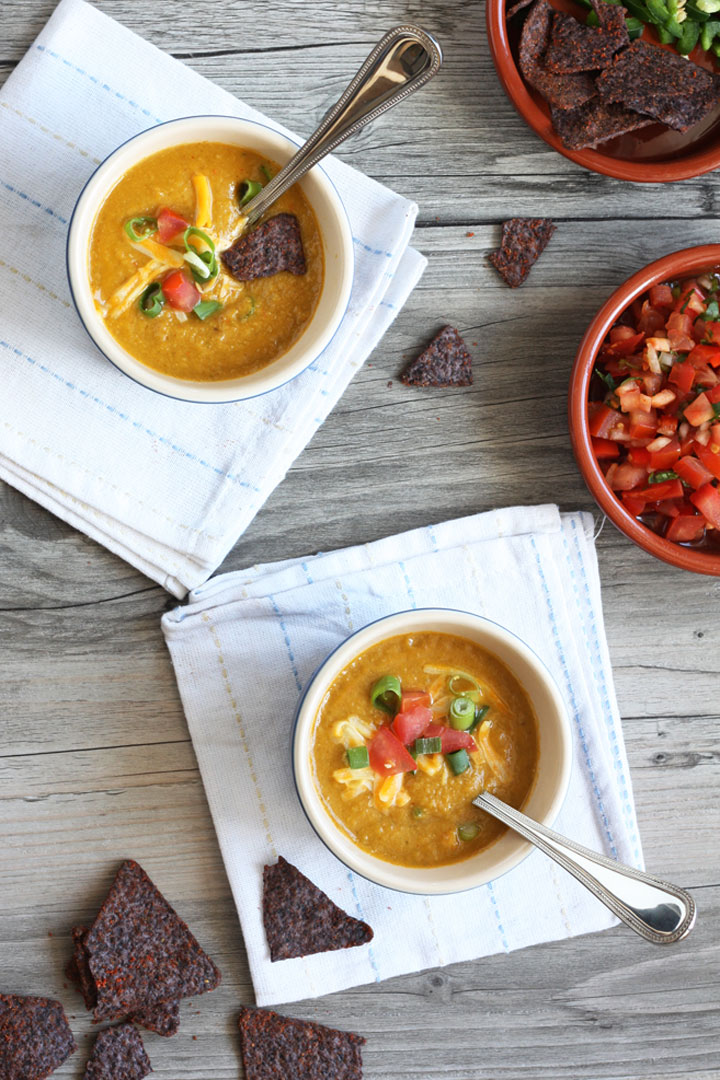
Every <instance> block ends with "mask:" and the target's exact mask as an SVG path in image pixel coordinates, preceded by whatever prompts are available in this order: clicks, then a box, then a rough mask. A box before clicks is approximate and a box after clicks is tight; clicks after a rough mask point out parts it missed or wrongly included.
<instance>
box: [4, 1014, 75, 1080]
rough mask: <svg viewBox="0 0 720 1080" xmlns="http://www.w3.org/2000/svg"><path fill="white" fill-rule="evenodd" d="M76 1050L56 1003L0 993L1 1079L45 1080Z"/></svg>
mask: <svg viewBox="0 0 720 1080" xmlns="http://www.w3.org/2000/svg"><path fill="white" fill-rule="evenodd" d="M75 1050H77V1046H76V1045H75V1040H74V1038H73V1034H72V1031H71V1030H70V1025H69V1024H68V1022H67V1017H66V1016H65V1010H64V1009H63V1007H62V1005H61V1004H60V1002H59V1001H52V1000H51V999H50V998H40V997H22V996H20V995H19V994H0V1077H2V1080H45V1077H46V1076H50V1074H51V1073H53V1072H55V1070H56V1069H58V1068H59V1067H60V1066H61V1065H62V1063H63V1062H64V1061H66V1060H67V1058H69V1057H70V1055H71V1054H72V1053H74V1051H75Z"/></svg>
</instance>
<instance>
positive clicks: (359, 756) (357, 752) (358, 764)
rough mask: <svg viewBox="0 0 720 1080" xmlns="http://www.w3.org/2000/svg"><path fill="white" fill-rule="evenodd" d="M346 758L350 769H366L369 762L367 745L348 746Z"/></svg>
mask: <svg viewBox="0 0 720 1080" xmlns="http://www.w3.org/2000/svg"><path fill="white" fill-rule="evenodd" d="M347 759H348V765H349V766H350V768H351V769H366V768H367V767H368V765H369V764H370V755H369V754H368V748H367V746H348V748H347Z"/></svg>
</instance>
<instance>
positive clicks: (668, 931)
mask: <svg viewBox="0 0 720 1080" xmlns="http://www.w3.org/2000/svg"><path fill="white" fill-rule="evenodd" d="M473 805H474V806H478V807H479V808H480V809H481V810H486V811H487V812H488V813H489V814H492V815H493V817H496V818H497V819H498V820H499V821H502V822H503V824H505V825H509V826H510V828H511V829H514V830H515V832H518V833H520V835H521V836H524V837H525V839H526V840H529V841H530V842H531V843H532V844H534V845H535V847H538V848H540V850H541V851H544V852H545V854H546V855H548V856H549V857H550V858H551V859H554V860H555V862H556V863H559V864H560V866H562V867H564V869H565V870H567V871H569V873H571V874H572V875H573V877H576V878H577V880H578V881H579V882H581V884H583V885H584V886H585V887H586V888H587V889H589V890H590V892H591V893H593V894H594V895H595V896H596V897H597V898H598V900H601V901H602V903H603V904H605V905H606V907H609V908H610V910H611V911H613V912H614V913H615V914H616V915H617V917H618V918H619V919H622V921H623V922H624V923H626V924H627V925H628V926H629V927H630V928H631V930H634V931H635V933H636V934H640V936H641V937H644V938H645V939H646V940H647V941H652V942H654V943H655V944H656V945H671V944H672V943H673V942H675V941H680V939H681V938H684V937H686V936H687V935H688V934H689V933H690V931H691V930H692V928H693V926H694V925H695V916H696V908H695V901H694V900H693V898H692V896H690V894H689V893H687V892H685V890H684V889H680V888H678V887H677V885H670V884H669V883H668V882H667V881H661V880H660V878H656V877H653V876H652V875H651V874H646V873H643V872H642V871H641V870H635V869H634V868H633V867H631V866H625V865H623V863H619V862H615V861H614V860H613V859H608V858H607V856H605V855H599V854H597V852H595V851H590V849H589V848H586V847H583V846H582V845H581V844H576V843H575V841H574V840H569V839H568V838H567V837H566V836H561V835H560V833H556V832H553V830H552V829H548V828H547V827H546V826H545V825H541V824H540V823H539V822H538V821H534V820H533V819H532V818H529V817H527V815H526V814H521V813H520V811H519V810H515V809H514V808H513V807H512V806H508V805H507V803H504V802H502V801H501V800H500V799H497V798H495V796H494V795H490V794H487V793H485V794H483V795H478V797H477V799H473Z"/></svg>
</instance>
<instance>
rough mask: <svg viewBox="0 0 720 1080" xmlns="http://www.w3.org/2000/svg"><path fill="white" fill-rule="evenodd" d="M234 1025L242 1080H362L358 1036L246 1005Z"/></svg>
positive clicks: (359, 1039)
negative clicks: (243, 1071) (239, 1049)
mask: <svg viewBox="0 0 720 1080" xmlns="http://www.w3.org/2000/svg"><path fill="white" fill-rule="evenodd" d="M238 1026H239V1028H240V1047H241V1051H242V1060H243V1069H244V1070H245V1080H278V1078H282V1080H329V1078H332V1080H362V1056H361V1053H360V1047H361V1046H363V1045H364V1043H365V1039H363V1037H362V1036H361V1035H355V1034H353V1033H352V1032H350V1031H338V1030H337V1029H335V1028H328V1027H324V1026H323V1025H322V1024H313V1023H311V1022H310V1021H305V1020H294V1019H291V1018H289V1017H286V1016H280V1014H279V1013H276V1012H273V1011H272V1010H271V1009H250V1008H247V1007H246V1006H243V1008H242V1009H241V1012H240V1018H239V1020H238Z"/></svg>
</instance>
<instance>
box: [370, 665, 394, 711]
mask: <svg viewBox="0 0 720 1080" xmlns="http://www.w3.org/2000/svg"><path fill="white" fill-rule="evenodd" d="M401 697H402V685H401V683H400V680H399V679H398V677H397V675H383V677H382V678H381V679H378V681H377V682H376V683H375V685H374V686H373V688H372V690H371V691H370V701H371V702H372V704H373V705H374V706H375V708H376V709H382V711H383V712H386V713H390V715H391V716H394V715H395V713H396V712H397V711H398V709H399V708H400V698H401Z"/></svg>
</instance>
